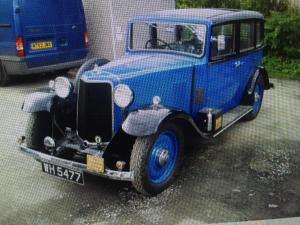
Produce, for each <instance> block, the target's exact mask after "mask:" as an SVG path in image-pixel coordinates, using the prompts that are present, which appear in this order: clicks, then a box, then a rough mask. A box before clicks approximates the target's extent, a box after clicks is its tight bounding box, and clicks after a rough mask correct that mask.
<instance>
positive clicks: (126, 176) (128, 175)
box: [16, 141, 134, 181]
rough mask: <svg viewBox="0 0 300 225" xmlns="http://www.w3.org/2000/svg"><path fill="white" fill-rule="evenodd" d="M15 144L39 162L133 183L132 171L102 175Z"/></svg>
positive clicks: (83, 165) (71, 162)
mask: <svg viewBox="0 0 300 225" xmlns="http://www.w3.org/2000/svg"><path fill="white" fill-rule="evenodd" d="M16 144H17V147H18V149H19V150H20V151H21V152H23V153H25V154H26V155H29V156H31V157H33V158H35V159H37V160H38V161H41V162H46V163H51V164H54V165H56V166H62V167H65V168H68V169H72V170H75V171H80V172H86V173H90V174H94V175H97V176H100V177H105V178H108V179H112V180H121V181H133V176H134V173H133V172H132V171H131V172H124V171H115V170H109V169H105V171H104V173H100V172H96V171H92V170H89V169H87V165H86V164H84V163H79V162H75V161H71V160H66V159H61V158H58V157H55V156H51V155H47V154H44V153H41V152H38V151H35V150H32V149H30V148H27V147H25V144H24V143H20V142H18V141H17V143H16Z"/></svg>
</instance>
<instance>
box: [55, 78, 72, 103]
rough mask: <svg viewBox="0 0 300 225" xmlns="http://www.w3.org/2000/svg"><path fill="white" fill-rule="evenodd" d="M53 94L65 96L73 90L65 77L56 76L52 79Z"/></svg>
mask: <svg viewBox="0 0 300 225" xmlns="http://www.w3.org/2000/svg"><path fill="white" fill-rule="evenodd" d="M54 91H55V94H56V95H57V96H58V97H60V98H67V97H69V96H70V94H71V93H72V92H73V84H72V82H71V81H70V80H69V79H68V78H66V77H57V78H56V79H55V81H54Z"/></svg>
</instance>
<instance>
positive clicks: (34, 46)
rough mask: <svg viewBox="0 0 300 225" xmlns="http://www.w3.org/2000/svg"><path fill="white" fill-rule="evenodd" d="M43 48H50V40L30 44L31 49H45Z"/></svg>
mask: <svg viewBox="0 0 300 225" xmlns="http://www.w3.org/2000/svg"><path fill="white" fill-rule="evenodd" d="M45 48H52V42H51V41H47V42H36V43H32V44H31V49H32V50H38V49H45Z"/></svg>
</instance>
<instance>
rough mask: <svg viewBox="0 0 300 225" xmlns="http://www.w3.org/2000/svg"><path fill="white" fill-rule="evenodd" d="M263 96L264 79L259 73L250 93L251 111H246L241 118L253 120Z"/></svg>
mask: <svg viewBox="0 0 300 225" xmlns="http://www.w3.org/2000/svg"><path fill="white" fill-rule="evenodd" d="M263 96H264V80H263V77H262V76H261V75H259V76H258V77H257V80H256V83H255V87H254V90H253V93H252V95H251V98H252V102H253V104H252V111H251V112H250V113H248V114H247V115H246V116H244V118H243V119H244V120H247V121H250V120H254V119H255V118H256V117H257V115H258V113H259V111H260V108H261V103H262V100H263Z"/></svg>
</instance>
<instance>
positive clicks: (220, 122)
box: [215, 116, 223, 130]
mask: <svg viewBox="0 0 300 225" xmlns="http://www.w3.org/2000/svg"><path fill="white" fill-rule="evenodd" d="M222 119H223V117H222V116H220V117H219V118H218V119H216V127H215V130H218V129H219V128H221V127H222Z"/></svg>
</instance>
